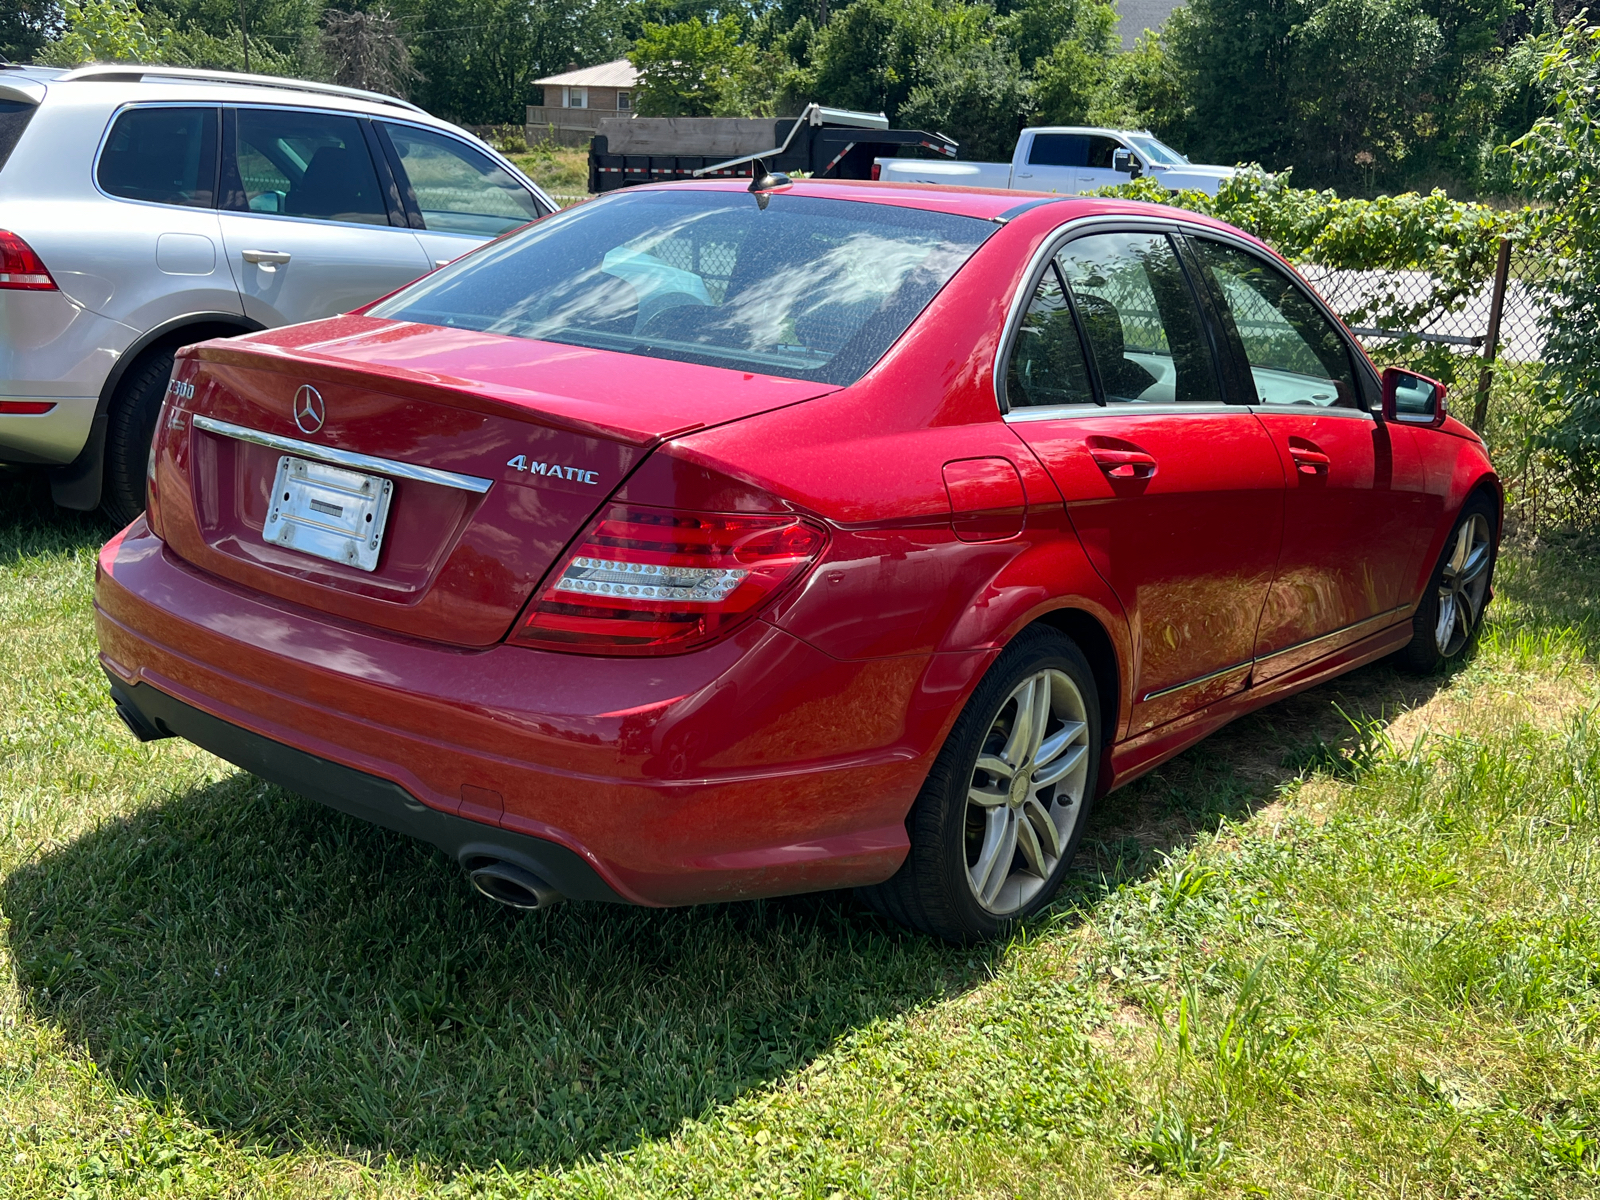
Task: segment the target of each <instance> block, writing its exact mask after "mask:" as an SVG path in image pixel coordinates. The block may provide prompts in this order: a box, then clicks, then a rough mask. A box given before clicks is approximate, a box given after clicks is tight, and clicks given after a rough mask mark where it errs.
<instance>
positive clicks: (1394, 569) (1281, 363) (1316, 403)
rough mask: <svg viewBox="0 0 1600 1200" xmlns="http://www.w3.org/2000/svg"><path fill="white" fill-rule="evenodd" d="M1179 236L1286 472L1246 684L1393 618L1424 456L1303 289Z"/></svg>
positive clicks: (1270, 269) (1206, 242) (1407, 566)
mask: <svg viewBox="0 0 1600 1200" xmlns="http://www.w3.org/2000/svg"><path fill="white" fill-rule="evenodd" d="M1190 242H1191V245H1192V246H1193V247H1194V249H1195V253H1196V256H1197V258H1198V261H1199V263H1200V264H1201V270H1202V272H1203V274H1204V275H1205V276H1206V277H1207V279H1208V280H1209V283H1210V285H1211V287H1212V289H1213V292H1214V294H1215V296H1216V298H1217V303H1218V307H1219V308H1220V309H1221V324H1222V325H1223V327H1224V333H1225V336H1226V337H1227V339H1228V340H1229V341H1230V342H1231V343H1232V346H1233V352H1234V353H1235V354H1236V355H1237V356H1238V357H1239V359H1240V360H1241V366H1242V367H1243V368H1244V369H1243V370H1241V371H1240V372H1239V377H1240V378H1242V379H1247V380H1248V381H1249V384H1250V386H1251V387H1252V388H1253V391H1254V395H1253V396H1250V397H1248V398H1247V399H1248V400H1250V401H1252V402H1253V407H1254V410H1255V413H1256V416H1257V418H1258V419H1259V420H1260V422H1261V425H1262V427H1263V428H1264V429H1265V430H1266V431H1267V433H1268V435H1269V436H1270V437H1271V440H1272V444H1273V446H1274V448H1275V450H1276V452H1277V454H1278V457H1279V459H1280V461H1281V462H1282V464H1283V471H1284V476H1285V479H1286V492H1285V496H1286V499H1285V511H1284V533H1283V551H1282V554H1281V556H1280V558H1279V562H1278V569H1277V572H1276V579H1275V580H1274V582H1273V585H1272V590H1271V592H1270V594H1269V597H1268V600H1267V606H1266V610H1265V612H1264V613H1263V614H1262V618H1261V632H1260V635H1259V638H1258V641H1257V645H1256V656H1257V658H1258V659H1260V662H1259V663H1258V664H1257V667H1256V679H1257V680H1265V679H1271V678H1273V677H1274V676H1276V675H1281V674H1283V673H1284V672H1286V671H1290V670H1293V669H1294V668H1296V667H1298V666H1301V665H1303V664H1304V663H1306V662H1309V661H1311V660H1312V659H1315V658H1319V657H1321V656H1322V655H1324V654H1327V653H1330V652H1332V651H1334V650H1337V649H1339V648H1340V647H1341V646H1344V645H1347V644H1349V643H1350V642H1354V641H1357V640H1359V639H1360V638H1362V637H1364V636H1366V635H1367V634H1370V633H1375V632H1377V631H1378V630H1379V629H1382V628H1383V627H1384V626H1385V625H1388V624H1391V623H1392V622H1393V620H1394V619H1395V616H1394V610H1395V609H1396V608H1397V606H1399V605H1400V604H1401V603H1402V602H1403V600H1404V591H1405V585H1406V579H1407V577H1408V575H1409V574H1410V573H1411V571H1412V565H1411V564H1412V559H1413V557H1414V553H1415V551H1414V542H1415V540H1416V538H1417V537H1418V536H1419V534H1420V532H1421V531H1422V530H1423V529H1424V528H1425V526H1426V512H1425V508H1426V502H1427V495H1426V492H1425V490H1424V484H1425V481H1424V477H1423V470H1422V462H1421V458H1420V455H1419V453H1418V451H1417V447H1416V443H1415V441H1414V439H1413V438H1412V437H1411V432H1410V430H1407V429H1404V428H1398V427H1394V426H1390V425H1388V424H1387V423H1385V422H1384V421H1382V420H1380V419H1378V418H1377V417H1375V416H1374V415H1373V414H1372V413H1370V412H1368V411H1367V408H1366V405H1365V404H1364V403H1363V394H1362V389H1361V387H1360V384H1359V381H1358V379H1357V376H1356V369H1357V362H1356V359H1355V357H1354V355H1353V353H1352V351H1351V348H1350V346H1349V345H1348V344H1347V342H1346V341H1345V338H1344V335H1343V334H1342V333H1341V332H1340V330H1339V329H1338V327H1337V326H1336V325H1335V323H1334V322H1333V320H1331V319H1330V318H1329V317H1328V316H1327V315H1326V314H1325V313H1324V312H1323V310H1322V308H1321V306H1320V305H1319V304H1318V303H1317V302H1316V301H1315V299H1313V298H1312V296H1311V295H1310V293H1309V292H1307V291H1306V290H1305V289H1304V288H1303V287H1301V286H1300V284H1298V283H1297V282H1296V281H1295V280H1294V279H1293V278H1292V277H1291V276H1290V275H1289V274H1288V273H1286V272H1285V271H1283V270H1282V269H1280V268H1279V267H1278V266H1276V265H1275V264H1273V263H1271V262H1270V261H1268V260H1267V258H1266V257H1265V256H1263V255H1261V254H1259V253H1257V252H1255V251H1252V250H1251V249H1249V248H1247V247H1245V246H1243V245H1233V244H1227V243H1224V242H1222V241H1219V240H1214V239H1211V238H1206V237H1192V238H1191V239H1190Z"/></svg>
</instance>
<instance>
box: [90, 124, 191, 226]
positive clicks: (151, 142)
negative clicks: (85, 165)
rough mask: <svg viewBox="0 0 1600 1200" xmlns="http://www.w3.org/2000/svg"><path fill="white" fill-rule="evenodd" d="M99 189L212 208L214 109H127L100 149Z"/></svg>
mask: <svg viewBox="0 0 1600 1200" xmlns="http://www.w3.org/2000/svg"><path fill="white" fill-rule="evenodd" d="M96 178H97V179H98V180H99V182H100V187H101V189H102V190H103V191H105V192H107V193H109V194H110V195H113V196H121V197H123V198H125V199H128V200H148V201H152V202H154V203H156V204H182V205H184V206H185V207H189V208H211V207H213V206H214V205H215V204H216V195H217V110H216V109H214V108H130V109H128V110H127V111H125V112H123V113H122V114H121V115H120V116H118V117H117V120H116V123H115V124H114V125H112V127H111V136H110V137H108V138H107V139H106V147H105V149H104V150H102V151H101V152H100V166H99V169H98V171H97V174H96Z"/></svg>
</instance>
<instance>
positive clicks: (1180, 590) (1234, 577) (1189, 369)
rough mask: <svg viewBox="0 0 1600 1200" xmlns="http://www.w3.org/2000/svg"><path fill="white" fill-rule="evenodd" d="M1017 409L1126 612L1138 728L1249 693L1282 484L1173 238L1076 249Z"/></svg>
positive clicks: (1028, 345)
mask: <svg viewBox="0 0 1600 1200" xmlns="http://www.w3.org/2000/svg"><path fill="white" fill-rule="evenodd" d="M1086 347H1087V350H1088V353H1085V348H1086ZM1005 395H1006V401H1007V405H1008V408H1009V412H1008V415H1007V420H1008V421H1009V422H1010V423H1011V425H1012V428H1013V429H1014V430H1015V431H1016V432H1017V434H1018V435H1019V436H1020V437H1021V438H1022V439H1023V440H1024V441H1025V442H1027V443H1028V445H1029V446H1031V447H1032V448H1033V450H1034V452H1035V453H1036V454H1037V455H1038V456H1039V458H1040V459H1041V460H1042V461H1043V462H1044V464H1045V466H1046V467H1047V468H1048V469H1049V471H1050V473H1051V475H1052V477H1053V478H1054V479H1055V481H1056V484H1057V486H1058V487H1059V488H1060V489H1061V492H1062V495H1063V496H1064V497H1065V498H1066V502H1067V511H1068V513H1069V515H1070V516H1071V518H1072V523H1073V526H1074V528H1075V529H1076V531H1077V533H1078V536H1079V538H1080V539H1081V540H1082V542H1083V545H1084V548H1085V550H1086V551H1087V553H1088V555H1089V557H1090V559H1091V561H1092V562H1093V563H1094V564H1095V567H1096V568H1097V569H1098V570H1099V571H1100V573H1101V574H1102V575H1103V576H1104V578H1105V579H1106V581H1107V583H1109V584H1110V586H1111V587H1112V589H1113V590H1114V591H1115V592H1116V593H1117V597H1118V599H1119V600H1120V601H1121V602H1122V605H1123V608H1124V609H1125V610H1126V612H1127V614H1128V619H1129V623H1130V626H1131V632H1132V635H1133V645H1134V655H1135V666H1134V673H1135V678H1134V707H1133V713H1132V720H1133V724H1132V727H1131V730H1130V732H1134V733H1137V732H1139V731H1141V730H1145V729H1149V728H1151V727H1153V726H1155V725H1159V724H1161V723H1163V722H1165V721H1168V720H1171V719H1172V718H1174V717H1177V716H1181V715H1182V714H1184V713H1186V712H1191V711H1193V710H1195V709H1197V708H1201V707H1203V706H1205V705H1206V704H1209V703H1211V702H1213V701H1215V700H1218V699H1220V698H1222V697H1224V696H1227V695H1229V694H1231V693H1233V692H1236V691H1238V690H1239V689H1240V688H1242V687H1244V686H1245V684H1246V681H1247V680H1248V679H1249V675H1250V666H1251V658H1252V653H1253V649H1254V644H1255V634H1256V624H1257V621H1258V619H1259V618H1260V615H1261V608H1262V604H1263V602H1264V601H1265V599H1266V596H1267V591H1268V588H1269V587H1270V585H1271V582H1272V572H1273V566H1274V564H1275V562H1276V561H1277V557H1278V543H1279V540H1280V537H1281V534H1282V525H1283V515H1282V514H1283V470H1282V468H1281V467H1280V465H1279V462H1278V456H1277V453H1276V452H1275V451H1274V449H1273V447H1272V443H1271V441H1270V439H1269V438H1268V437H1267V434H1266V432H1265V430H1264V429H1263V427H1262V425H1261V423H1260V422H1259V421H1257V420H1256V419H1255V417H1254V416H1252V415H1251V413H1250V411H1249V409H1247V408H1245V407H1242V406H1229V405H1227V404H1224V403H1222V393H1221V389H1220V384H1219V380H1218V375H1217V370H1216V364H1215V362H1214V360H1213V356H1212V352H1211V348H1210V343H1209V340H1208V338H1207V336H1206V334H1205V331H1204V329H1203V328H1202V326H1201V322H1200V318H1199V314H1198V312H1197V310H1196V306H1195V302H1194V296H1193V294H1192V292H1191V289H1190V286H1189V281H1188V279H1187V277H1186V275H1185V273H1184V270H1183V268H1182V266H1181V265H1180V262H1179V259H1178V256H1177V254H1176V253H1175V250H1174V246H1173V244H1172V242H1171V240H1170V239H1169V238H1168V237H1167V235H1166V234H1164V233H1159V232H1126V233H1096V234H1088V235H1086V236H1083V237H1079V238H1077V239H1075V240H1073V241H1071V242H1068V243H1067V244H1066V246H1065V247H1064V248H1063V249H1062V250H1061V251H1060V253H1058V254H1057V255H1056V256H1055V258H1054V260H1053V261H1052V262H1051V263H1050V264H1049V265H1048V266H1047V267H1046V269H1045V272H1044V276H1043V278H1042V279H1041V280H1040V281H1039V283H1038V285H1037V287H1036V288H1035V291H1034V294H1033V299H1032V303H1031V304H1030V306H1029V308H1028V310H1027V312H1026V313H1025V315H1024V317H1023V320H1022V323H1021V325H1020V327H1019V329H1018V330H1017V332H1016V334H1015V335H1014V339H1013V346H1012V349H1011V351H1010V356H1009V362H1008V368H1007V372H1006V380H1005Z"/></svg>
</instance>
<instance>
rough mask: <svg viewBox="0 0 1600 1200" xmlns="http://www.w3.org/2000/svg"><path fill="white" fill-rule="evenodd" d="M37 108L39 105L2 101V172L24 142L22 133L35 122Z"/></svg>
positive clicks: (0, 134)
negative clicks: (14, 152) (18, 145)
mask: <svg viewBox="0 0 1600 1200" xmlns="http://www.w3.org/2000/svg"><path fill="white" fill-rule="evenodd" d="M37 108H38V105H35V104H24V103H23V102H22V101H20V100H0V170H3V169H4V168H5V165H6V159H8V158H10V157H11V152H12V151H13V150H15V149H16V148H17V143H18V142H20V141H21V140H22V131H23V130H24V129H26V128H27V127H28V122H29V121H31V120H33V114H34V111H35V110H36V109H37Z"/></svg>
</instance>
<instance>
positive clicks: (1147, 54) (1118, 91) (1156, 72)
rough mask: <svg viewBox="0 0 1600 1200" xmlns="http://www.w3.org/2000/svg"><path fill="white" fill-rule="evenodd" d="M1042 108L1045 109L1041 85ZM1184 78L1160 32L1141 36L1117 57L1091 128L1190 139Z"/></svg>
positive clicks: (1095, 103)
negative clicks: (1137, 131)
mask: <svg viewBox="0 0 1600 1200" xmlns="http://www.w3.org/2000/svg"><path fill="white" fill-rule="evenodd" d="M1039 91H1040V95H1039V105H1040V108H1041V110H1042V109H1043V108H1044V107H1045V100H1044V96H1043V94H1042V92H1043V89H1042V87H1041V88H1040V89H1039ZM1183 105H1184V97H1183V80H1182V79H1180V78H1179V76H1178V72H1177V69H1176V67H1175V66H1174V65H1173V62H1172V58H1171V56H1170V55H1168V54H1167V53H1166V50H1165V48H1164V47H1163V46H1162V43H1161V35H1160V34H1158V33H1149V32H1146V33H1143V34H1141V35H1140V36H1139V39H1138V40H1137V41H1135V42H1134V44H1133V49H1132V50H1129V51H1128V52H1127V53H1126V54H1118V55H1116V56H1115V57H1113V58H1112V59H1111V60H1110V62H1109V63H1108V64H1107V66H1106V78H1105V82H1104V84H1102V86H1101V87H1100V89H1099V91H1097V92H1096V93H1095V96H1094V100H1093V104H1092V105H1091V107H1090V109H1089V123H1090V124H1091V125H1111V126H1114V127H1117V128H1122V129H1148V130H1150V132H1152V133H1154V134H1155V135H1156V136H1157V137H1158V138H1161V139H1162V140H1163V141H1186V140H1187V139H1186V138H1185V131H1184V107H1183Z"/></svg>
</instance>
